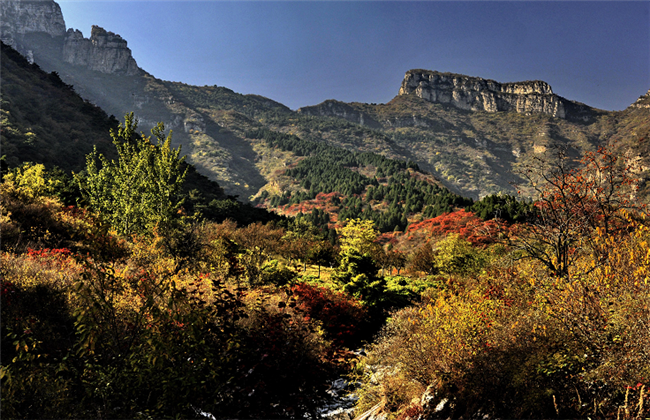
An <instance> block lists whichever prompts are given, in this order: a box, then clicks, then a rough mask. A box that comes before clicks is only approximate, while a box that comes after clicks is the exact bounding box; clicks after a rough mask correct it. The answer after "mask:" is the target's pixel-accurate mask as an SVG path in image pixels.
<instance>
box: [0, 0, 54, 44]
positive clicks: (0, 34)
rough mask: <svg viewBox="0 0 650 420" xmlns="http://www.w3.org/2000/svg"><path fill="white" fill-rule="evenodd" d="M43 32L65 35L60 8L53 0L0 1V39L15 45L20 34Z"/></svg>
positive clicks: (51, 34) (52, 34)
mask: <svg viewBox="0 0 650 420" xmlns="http://www.w3.org/2000/svg"><path fill="white" fill-rule="evenodd" d="M33 32H45V33H47V34H49V35H50V36H53V37H57V36H63V35H65V21H64V20H63V14H62V13H61V8H60V7H59V5H58V4H57V3H55V2H54V1H53V0H49V1H48V0H41V1H26V0H2V1H1V2H0V39H2V41H3V42H4V43H5V44H8V45H11V46H12V47H14V48H15V47H16V44H17V43H18V42H19V41H20V38H21V37H22V35H25V34H28V33H33Z"/></svg>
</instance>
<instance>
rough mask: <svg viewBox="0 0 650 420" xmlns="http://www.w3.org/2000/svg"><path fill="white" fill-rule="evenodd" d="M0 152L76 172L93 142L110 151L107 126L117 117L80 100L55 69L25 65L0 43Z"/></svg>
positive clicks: (14, 160)
mask: <svg viewBox="0 0 650 420" xmlns="http://www.w3.org/2000/svg"><path fill="white" fill-rule="evenodd" d="M1 54H2V56H1V58H0V63H1V66H2V73H1V74H2V84H1V85H0V92H1V95H2V111H1V112H2V132H1V133H2V154H3V155H5V156H6V161H7V164H9V165H10V166H16V165H18V164H19V163H21V162H23V161H32V162H38V163H43V164H46V165H48V166H54V165H57V166H59V167H61V168H62V169H64V170H67V171H71V170H74V171H77V172H78V171H80V170H81V169H82V168H83V167H84V166H85V156H86V154H88V153H90V152H92V150H93V146H97V148H98V150H99V151H100V152H101V153H104V154H109V155H110V154H111V150H112V149H113V145H112V143H111V137H110V135H109V130H110V129H111V128H114V127H116V126H117V120H115V119H114V118H109V117H108V115H106V113H105V112H104V111H103V110H102V109H101V108H99V107H97V106H95V105H93V104H91V103H89V102H88V101H85V100H83V99H82V98H81V97H80V96H79V95H77V94H76V93H75V92H74V90H73V89H72V87H71V86H70V85H67V84H65V83H64V82H63V81H62V80H61V78H60V77H59V76H58V75H57V74H56V73H46V72H44V71H42V70H41V69H40V68H39V67H38V65H36V64H30V63H29V62H28V61H27V60H26V59H25V58H24V57H23V56H22V55H20V54H19V53H18V52H16V51H15V50H14V49H13V48H11V47H9V46H7V45H5V44H4V43H2V51H1Z"/></svg>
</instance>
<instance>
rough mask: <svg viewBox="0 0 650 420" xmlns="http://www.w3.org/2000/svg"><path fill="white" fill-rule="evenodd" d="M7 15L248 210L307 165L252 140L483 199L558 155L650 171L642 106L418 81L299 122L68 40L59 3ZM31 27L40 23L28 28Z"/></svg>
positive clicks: (40, 49) (114, 51)
mask: <svg viewBox="0 0 650 420" xmlns="http://www.w3.org/2000/svg"><path fill="white" fill-rule="evenodd" d="M36 5H38V6H36ZM0 11H1V13H2V21H3V24H2V25H3V26H2V34H1V35H2V39H3V40H6V42H9V43H11V44H12V45H13V46H14V47H15V48H16V49H18V51H21V52H22V53H23V54H25V55H26V56H27V57H28V58H29V59H30V60H34V61H36V62H37V63H38V64H39V66H41V67H42V68H43V69H44V70H46V71H56V72H57V73H58V74H59V75H60V77H61V79H62V80H63V81H64V82H65V83H66V84H69V85H72V86H74V89H75V90H76V91H77V92H78V93H79V94H80V95H81V96H82V97H83V98H85V99H87V100H89V101H90V102H92V103H94V104H96V105H98V106H100V107H101V108H102V109H104V110H106V112H107V113H109V114H113V115H116V116H121V115H124V114H125V113H127V112H130V111H134V112H135V114H136V116H137V118H138V119H139V121H140V125H141V127H143V128H147V127H148V126H153V125H154V124H155V123H156V122H158V121H163V122H164V123H165V126H166V127H167V128H170V129H173V130H174V141H175V143H176V144H177V145H179V144H180V145H182V146H183V151H184V153H187V156H188V161H189V162H191V163H192V164H193V165H195V166H196V168H197V169H198V170H199V171H200V172H201V173H202V174H204V175H205V176H207V177H209V178H210V179H213V180H216V181H218V182H219V183H220V184H221V185H222V186H223V187H224V189H225V190H226V192H227V193H229V194H234V195H238V196H239V197H241V198H242V199H256V200H257V202H260V203H264V200H262V201H260V197H262V196H264V197H269V196H281V195H282V194H285V193H286V192H287V191H289V192H290V191H299V190H303V192H304V187H300V186H299V185H298V183H296V182H293V181H290V180H288V178H287V177H286V176H284V172H283V171H285V170H286V168H287V167H288V166H290V165H292V164H294V163H295V162H296V161H298V160H300V159H302V158H301V157H299V156H297V155H295V154H294V153H292V152H291V151H286V150H285V151H279V150H274V149H271V148H269V147H268V145H266V143H265V142H263V141H261V140H260V139H257V138H250V137H248V136H247V133H249V132H251V130H259V129H265V130H271V131H273V132H277V133H281V134H284V135H293V136H297V137H299V138H300V139H302V140H306V141H314V142H324V143H327V144H329V145H331V146H335V147H342V148H345V149H348V150H351V151H355V152H370V153H376V154H379V155H382V156H385V157H388V158H390V159H399V160H404V161H408V160H410V161H412V162H414V163H416V164H417V165H418V167H419V168H420V170H423V171H426V172H428V173H430V174H431V175H433V176H434V177H436V178H437V179H438V180H439V182H440V183H441V184H442V185H444V186H445V187H447V188H449V189H450V190H451V191H453V192H455V193H457V194H461V195H464V196H467V197H472V198H475V199H477V198H480V197H483V196H486V195H489V194H493V193H499V192H505V193H513V192H515V191H517V190H518V189H517V188H516V187H515V186H513V183H514V184H522V183H523V180H522V179H521V178H520V177H519V176H518V175H517V170H518V168H520V167H521V166H522V165H525V164H526V163H527V162H529V161H530V160H531V159H534V158H535V157H540V156H543V155H544V154H545V153H547V152H548V151H549V150H551V149H552V148H553V147H555V146H558V145H559V146H561V147H565V148H567V150H568V152H569V154H570V155H572V156H574V157H578V156H580V155H581V154H582V153H584V152H586V151H590V150H595V149H596V148H597V147H598V146H601V145H605V144H608V143H609V142H612V141H614V140H617V144H618V146H617V147H620V148H621V152H622V153H626V154H627V155H629V156H630V158H635V159H637V160H640V161H643V162H644V166H646V167H647V166H648V162H647V153H646V152H647V145H645V143H644V141H643V140H644V139H645V138H647V132H648V129H647V127H648V125H649V124H650V123H649V120H650V117H649V116H648V109H647V108H644V107H643V106H644V105H643V104H644V102H643V101H641V100H640V101H641V102H637V103H636V104H634V105H632V106H631V107H630V108H628V109H627V110H625V111H619V112H610V111H603V110H598V109H594V108H591V107H589V106H587V105H584V104H580V103H577V102H574V101H570V100H567V99H565V98H562V97H560V96H558V95H556V94H554V93H553V91H552V88H551V87H550V86H549V85H548V84H547V83H545V82H542V81H531V82H516V83H499V82H496V81H493V80H486V79H482V78H479V77H470V76H463V75H458V74H451V73H440V72H435V71H429V70H410V71H408V72H406V74H405V77H404V80H403V82H402V84H401V86H400V87H399V89H396V90H397V96H396V97H395V98H394V99H393V100H392V101H390V102H388V103H386V104H362V103H343V102H339V101H336V100H330V101H326V102H324V103H322V104H318V105H314V106H305V107H302V108H300V109H298V110H297V111H292V110H290V109H289V108H287V107H286V106H284V105H282V104H280V103H278V102H275V101H273V100H271V99H267V98H264V97H261V96H257V95H241V94H238V93H235V92H233V91H232V90H230V89H228V88H226V87H221V86H216V85H215V86H202V87H199V86H190V85H186V84H183V83H178V82H167V81H163V80H160V79H157V78H156V77H154V76H152V75H150V74H148V73H147V72H146V71H144V70H142V69H140V68H139V67H138V66H137V63H136V61H135V59H134V58H133V57H132V54H131V51H130V49H129V48H128V46H127V41H126V40H124V39H122V38H121V37H120V36H119V35H117V34H114V33H112V32H110V31H107V30H105V29H103V28H100V27H97V26H93V28H92V30H91V34H90V38H85V37H84V36H83V34H82V33H81V32H80V31H78V30H74V29H68V30H67V31H66V28H65V23H64V21H63V17H62V15H61V13H60V9H59V8H58V5H56V3H55V2H53V1H52V2H37V3H31V2H21V1H7V2H3V3H2V6H1V9H0ZM26 16H30V19H29V20H30V23H29V24H24V23H21V22H24V21H25V20H26ZM519 189H521V186H520V188H519ZM266 204H268V203H266Z"/></svg>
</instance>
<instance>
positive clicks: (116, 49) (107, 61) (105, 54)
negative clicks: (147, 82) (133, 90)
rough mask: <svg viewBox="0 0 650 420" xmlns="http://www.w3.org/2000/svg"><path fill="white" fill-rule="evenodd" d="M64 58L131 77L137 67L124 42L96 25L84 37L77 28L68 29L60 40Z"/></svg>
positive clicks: (106, 71) (102, 70) (88, 66)
mask: <svg viewBox="0 0 650 420" xmlns="http://www.w3.org/2000/svg"><path fill="white" fill-rule="evenodd" d="M63 61H65V62H66V63H70V64H74V65H78V66H83V67H87V68H88V69H90V70H95V71H99V72H102V73H109V74H124V75H127V76H133V75H135V74H137V73H138V72H139V70H140V69H139V68H138V65H137V63H136V62H135V59H134V58H133V56H132V55H131V49H129V48H128V47H127V42H126V41H125V40H124V39H122V37H121V36H119V35H117V34H114V33H113V32H108V31H106V30H104V29H103V28H100V27H99V26H95V25H93V27H92V30H91V33H90V39H88V38H84V36H83V34H82V33H81V31H79V30H74V29H68V32H67V33H66V36H65V41H64V43H63Z"/></svg>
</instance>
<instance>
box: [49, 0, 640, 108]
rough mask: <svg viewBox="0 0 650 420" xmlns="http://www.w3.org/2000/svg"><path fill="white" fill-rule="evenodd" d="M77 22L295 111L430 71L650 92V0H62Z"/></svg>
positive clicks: (207, 80) (192, 79) (154, 70)
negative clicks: (416, 70)
mask: <svg viewBox="0 0 650 420" xmlns="http://www.w3.org/2000/svg"><path fill="white" fill-rule="evenodd" d="M57 2H58V3H59V4H60V5H61V9H62V11H63V16H64V18H65V21H66V25H67V27H68V28H71V27H72V28H75V29H79V30H81V31H82V32H83V34H84V36H86V37H89V36H90V28H91V25H93V24H94V25H99V26H102V27H103V28H104V29H106V30H108V31H112V32H115V33H117V34H120V35H121V36H122V37H123V38H124V39H126V40H127V41H128V45H129V47H130V48H131V50H132V51H133V56H134V58H135V59H136V61H137V62H138V65H139V66H140V67H141V68H143V69H144V70H146V71H148V72H149V73H151V74H153V75H154V76H156V77H158V78H160V79H164V80H172V81H179V82H184V83H188V84H193V85H219V86H226V87H228V88H230V89H233V90H234V91H236V92H240V93H254V94H259V95H262V96H266V97H268V98H270V99H273V100H276V101H278V102H281V103H283V104H285V105H287V106H289V107H290V108H292V109H297V108H299V107H301V106H306V105H315V104H317V103H320V102H322V101H324V100H326V99H338V100H341V101H345V102H368V103H384V102H388V101H390V100H391V99H392V98H393V97H394V96H395V95H396V94H397V91H398V90H399V86H400V83H401V81H402V78H403V77H404V73H405V72H406V71H407V70H409V69H414V68H422V69H428V70H438V71H445V72H453V73H461V74H466V75H470V76H478V77H483V78H486V79H494V80H496V81H498V82H515V81H523V80H544V81H546V82H548V83H549V84H550V85H551V86H552V88H553V91H554V92H555V93H557V94H559V95H561V96H563V97H565V98H567V99H571V100H576V101H580V102H584V103H586V104H587V105H590V106H593V107H597V108H601V109H607V110H620V109H624V108H626V107H627V106H628V105H629V104H631V103H632V102H634V101H635V100H636V99H637V98H638V97H639V96H640V95H642V94H645V93H646V92H647V91H648V89H650V2H648V1H633V2H623V1H612V2H608V1H597V2H588V1H576V2H560V1H542V2H532V1H520V2H496V1H479V2H469V1H454V2H442V1H421V2H411V1H395V2H391V1H322V2H321V1H282V2H274V1H262V2H256V1H155V0H153V1H151V0H150V1H137V2H134V1H93V0H85V1H84V0H73V1H63V0H61V1H57Z"/></svg>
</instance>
